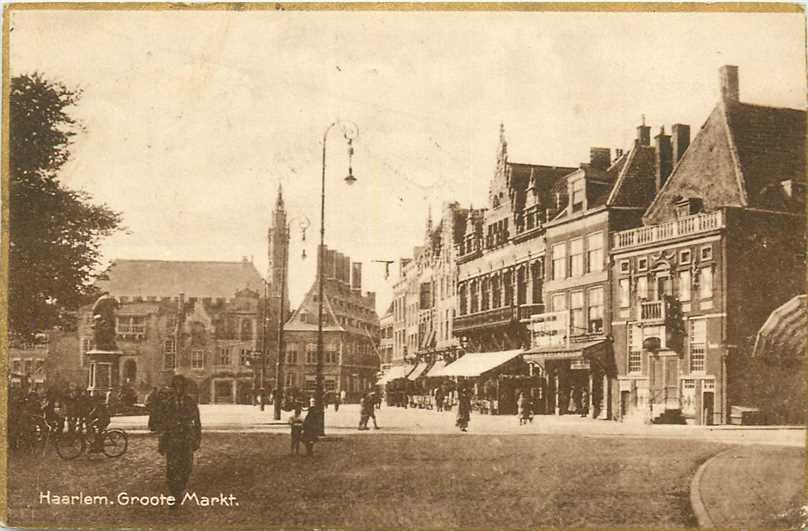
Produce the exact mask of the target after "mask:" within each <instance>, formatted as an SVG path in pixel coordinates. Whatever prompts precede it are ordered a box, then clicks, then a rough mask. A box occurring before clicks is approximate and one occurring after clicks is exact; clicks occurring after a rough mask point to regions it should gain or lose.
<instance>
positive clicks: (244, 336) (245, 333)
mask: <svg viewBox="0 0 808 531" xmlns="http://www.w3.org/2000/svg"><path fill="white" fill-rule="evenodd" d="M252 337H253V323H252V319H244V320H243V321H241V340H242V341H244V340H249V339H252Z"/></svg>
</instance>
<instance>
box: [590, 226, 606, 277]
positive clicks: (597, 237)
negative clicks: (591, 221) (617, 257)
mask: <svg viewBox="0 0 808 531" xmlns="http://www.w3.org/2000/svg"><path fill="white" fill-rule="evenodd" d="M586 267H587V272H588V273H594V272H597V271H603V234H602V233H600V232H596V233H594V234H590V235H589V236H587V237H586Z"/></svg>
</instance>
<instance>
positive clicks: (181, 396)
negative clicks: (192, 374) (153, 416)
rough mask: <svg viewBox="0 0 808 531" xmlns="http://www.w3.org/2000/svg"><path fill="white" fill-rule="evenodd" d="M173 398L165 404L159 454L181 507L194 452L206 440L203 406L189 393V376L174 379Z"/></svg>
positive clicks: (172, 380) (173, 492) (171, 491)
mask: <svg viewBox="0 0 808 531" xmlns="http://www.w3.org/2000/svg"><path fill="white" fill-rule="evenodd" d="M171 387H172V388H173V391H174V393H173V395H172V396H171V398H170V399H169V400H167V401H166V403H164V404H163V408H162V410H163V416H162V422H161V423H160V430H161V431H160V443H159V446H158V451H159V452H160V454H161V455H165V456H166V477H167V478H168V490H169V492H170V494H171V495H172V496H174V498H175V500H176V503H175V504H174V505H173V506H172V507H174V508H176V507H178V506H179V504H180V501H181V500H182V495H183V493H184V492H185V486H186V485H187V484H188V479H189V478H190V477H191V468H192V467H193V464H194V452H195V451H196V450H198V449H199V446H200V443H201V441H202V425H201V423H200V421H199V406H197V404H196V400H194V399H193V398H192V397H190V396H188V394H186V392H185V388H186V381H185V377H184V376H181V375H176V376H174V378H172V379H171Z"/></svg>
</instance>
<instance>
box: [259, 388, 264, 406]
mask: <svg viewBox="0 0 808 531" xmlns="http://www.w3.org/2000/svg"><path fill="white" fill-rule="evenodd" d="M264 393H265V391H264V389H263V388H261V389H259V390H258V407H259V409H260V410H261V411H263V410H264Z"/></svg>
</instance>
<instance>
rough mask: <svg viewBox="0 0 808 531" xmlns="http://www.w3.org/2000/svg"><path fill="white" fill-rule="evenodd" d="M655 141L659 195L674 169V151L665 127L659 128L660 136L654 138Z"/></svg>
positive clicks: (657, 189)
mask: <svg viewBox="0 0 808 531" xmlns="http://www.w3.org/2000/svg"><path fill="white" fill-rule="evenodd" d="M654 140H656V149H654V159H655V168H656V191H657V193H659V190H660V189H661V188H662V185H663V184H665V181H667V180H668V176H669V175H670V174H671V170H672V169H673V149H672V147H671V137H670V135H666V134H665V128H664V127H660V128H659V134H658V135H657V136H655V137H654Z"/></svg>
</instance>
